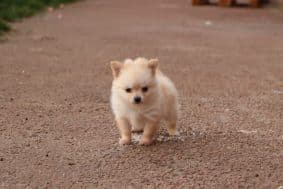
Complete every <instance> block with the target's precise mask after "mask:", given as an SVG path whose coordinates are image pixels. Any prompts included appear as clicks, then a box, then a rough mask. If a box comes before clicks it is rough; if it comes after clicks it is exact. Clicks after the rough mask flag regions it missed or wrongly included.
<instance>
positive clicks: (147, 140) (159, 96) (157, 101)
mask: <svg viewBox="0 0 283 189" xmlns="http://www.w3.org/2000/svg"><path fill="white" fill-rule="evenodd" d="M111 69H112V72H113V76H114V80H113V83H112V89H111V107H112V110H113V113H114V115H115V119H116V122H117V126H118V128H119V130H120V133H121V139H120V144H129V143H130V142H131V130H132V131H144V134H143V137H142V139H141V141H140V144H144V145H148V144H151V143H152V141H153V137H154V135H155V133H156V131H157V130H158V128H159V122H160V121H161V120H165V121H167V122H168V126H167V129H168V133H169V134H170V135H174V134H175V133H176V122H177V112H178V102H177V96H178V93H177V90H176V88H175V86H174V84H173V82H172V81H171V80H170V79H169V78H168V77H166V76H165V75H164V74H163V73H162V72H161V71H160V70H159V68H158V60H157V59H151V60H147V59H145V58H137V59H135V60H131V59H126V60H125V61H124V63H120V62H118V61H113V62H111ZM146 89H147V90H146ZM136 97H139V98H140V99H141V102H140V103H138V104H137V103H136V102H135V98H136Z"/></svg>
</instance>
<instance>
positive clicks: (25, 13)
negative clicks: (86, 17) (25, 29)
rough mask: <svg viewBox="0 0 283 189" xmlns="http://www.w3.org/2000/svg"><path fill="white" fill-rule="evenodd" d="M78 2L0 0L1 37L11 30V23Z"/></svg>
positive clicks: (65, 0) (69, 0)
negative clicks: (51, 8) (46, 10)
mask: <svg viewBox="0 0 283 189" xmlns="http://www.w3.org/2000/svg"><path fill="white" fill-rule="evenodd" d="M75 1H78V0H0V35H1V34H3V33H4V32H7V31H9V30H10V26H9V22H13V21H16V20H19V19H21V18H24V17H29V16H32V15H34V14H36V13H37V12H40V11H43V10H44V9H45V8H46V7H48V6H52V7H58V6H59V5H60V4H61V3H64V4H66V3H71V2H75Z"/></svg>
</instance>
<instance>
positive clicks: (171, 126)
mask: <svg viewBox="0 0 283 189" xmlns="http://www.w3.org/2000/svg"><path fill="white" fill-rule="evenodd" d="M167 132H168V134H169V135H171V136H174V135H176V134H177V129H176V122H170V123H168V125H167Z"/></svg>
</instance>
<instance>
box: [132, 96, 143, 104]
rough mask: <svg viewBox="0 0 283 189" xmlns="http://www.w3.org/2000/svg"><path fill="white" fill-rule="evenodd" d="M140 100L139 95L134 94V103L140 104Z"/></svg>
mask: <svg viewBox="0 0 283 189" xmlns="http://www.w3.org/2000/svg"><path fill="white" fill-rule="evenodd" d="M141 102H142V99H141V97H140V96H135V97H134V103H135V104H140V103H141Z"/></svg>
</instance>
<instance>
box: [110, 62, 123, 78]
mask: <svg viewBox="0 0 283 189" xmlns="http://www.w3.org/2000/svg"><path fill="white" fill-rule="evenodd" d="M110 67H111V70H112V74H113V77H114V78H117V77H118V76H119V73H120V71H121V69H122V67H123V63H121V62H119V61H111V62H110Z"/></svg>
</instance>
